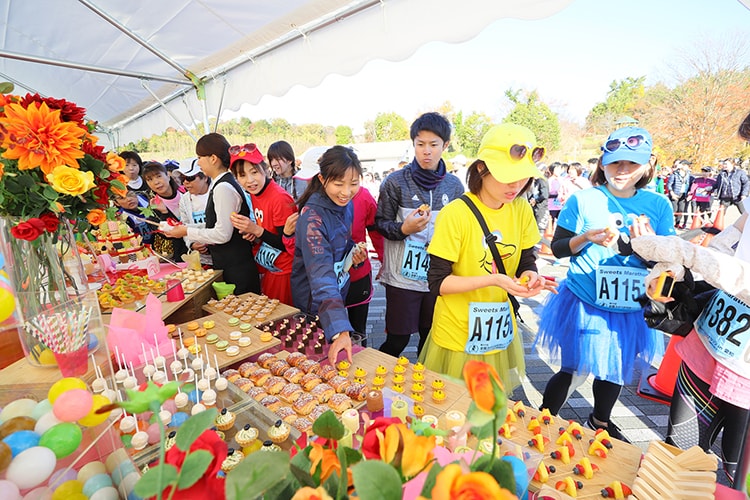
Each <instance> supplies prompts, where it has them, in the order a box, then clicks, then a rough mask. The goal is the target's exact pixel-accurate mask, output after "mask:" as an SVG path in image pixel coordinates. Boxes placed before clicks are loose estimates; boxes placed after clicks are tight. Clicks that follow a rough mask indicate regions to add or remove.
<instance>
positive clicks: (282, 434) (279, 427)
mask: <svg viewBox="0 0 750 500" xmlns="http://www.w3.org/2000/svg"><path fill="white" fill-rule="evenodd" d="M291 431H292V429H291V428H289V425H288V424H287V423H286V422H284V421H283V420H277V421H276V423H274V424H273V426H271V428H270V429H268V438H269V439H270V440H271V441H273V442H274V443H276V444H279V443H283V442H284V441H286V439H287V438H288V437H289V433H290V432H291Z"/></svg>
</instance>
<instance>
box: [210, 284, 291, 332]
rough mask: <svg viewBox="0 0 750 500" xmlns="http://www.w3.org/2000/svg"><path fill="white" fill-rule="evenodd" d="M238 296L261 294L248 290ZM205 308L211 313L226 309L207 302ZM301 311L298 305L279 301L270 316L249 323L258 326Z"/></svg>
mask: <svg viewBox="0 0 750 500" xmlns="http://www.w3.org/2000/svg"><path fill="white" fill-rule="evenodd" d="M237 297H238V298H240V299H242V300H243V301H245V300H248V299H252V300H254V299H257V298H258V297H260V296H259V295H258V294H255V293H252V292H248V293H245V294H242V295H238V296H237ZM203 310H204V311H206V312H208V313H211V314H215V313H219V312H224V311H220V310H219V309H218V308H216V307H215V306H214V305H209V304H205V305H204V306H203ZM299 312H300V310H299V309H297V308H296V307H292V306H290V305H287V304H284V303H281V302H279V304H278V305H277V306H276V308H275V309H274V310H273V312H271V313H270V314H269V315H268V317H266V318H265V319H264V320H262V321H257V320H255V319H253V320H252V321H249V323H250V324H252V325H254V326H257V325H259V324H261V323H265V322H269V321H276V320H277V319H281V318H286V317H287V316H291V315H293V314H297V313H299Z"/></svg>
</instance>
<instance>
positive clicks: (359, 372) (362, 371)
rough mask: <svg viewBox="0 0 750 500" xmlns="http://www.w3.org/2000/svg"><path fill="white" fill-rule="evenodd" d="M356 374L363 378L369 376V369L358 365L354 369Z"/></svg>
mask: <svg viewBox="0 0 750 500" xmlns="http://www.w3.org/2000/svg"><path fill="white" fill-rule="evenodd" d="M354 376H355V377H357V378H362V377H366V376H367V370H365V369H364V368H361V367H359V366H358V367H357V368H355V369H354Z"/></svg>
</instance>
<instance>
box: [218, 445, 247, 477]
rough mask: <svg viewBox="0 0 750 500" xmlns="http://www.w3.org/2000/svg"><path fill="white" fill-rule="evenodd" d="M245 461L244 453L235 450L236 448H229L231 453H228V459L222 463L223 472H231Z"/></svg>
mask: <svg viewBox="0 0 750 500" xmlns="http://www.w3.org/2000/svg"><path fill="white" fill-rule="evenodd" d="M244 459H245V454H244V453H242V452H241V451H239V450H235V449H234V448H229V451H228V452H227V458H225V459H224V461H223V462H222V463H221V470H223V471H224V472H229V471H230V470H232V469H234V468H235V467H237V466H238V465H239V464H240V462H242V461H243V460H244Z"/></svg>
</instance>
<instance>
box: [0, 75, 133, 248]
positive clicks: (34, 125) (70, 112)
mask: <svg viewBox="0 0 750 500" xmlns="http://www.w3.org/2000/svg"><path fill="white" fill-rule="evenodd" d="M12 91H13V85H12V84H10V83H0V216H6V217H7V216H10V217H13V218H15V220H14V226H13V227H12V228H11V234H12V235H13V236H14V237H16V238H19V239H23V240H27V241H33V240H35V239H36V238H38V237H39V236H40V235H41V234H43V233H45V232H46V233H54V232H55V231H56V230H57V228H58V226H59V224H60V223H61V221H63V220H67V221H69V222H70V223H71V224H72V225H73V226H74V227H76V228H78V229H79V230H81V231H83V230H85V229H88V228H89V226H90V225H91V224H95V223H96V222H100V221H102V220H103V218H104V212H103V209H105V208H106V207H107V205H108V204H109V196H110V195H111V194H113V193H118V194H123V195H124V194H125V192H126V178H125V176H124V175H123V174H122V173H121V172H122V170H123V168H124V167H125V161H124V160H123V159H122V158H120V157H119V156H118V155H117V154H116V153H112V152H109V153H105V152H104V148H103V147H102V146H97V141H98V138H97V137H96V136H94V135H93V131H94V129H95V128H96V123H95V122H92V121H86V119H85V114H86V110H85V109H83V108H81V107H79V106H77V105H75V104H74V103H71V102H68V101H66V100H64V99H53V98H50V97H41V96H40V95H39V94H33V95H32V94H26V95H25V96H24V97H20V96H17V95H12V94H10V92H12Z"/></svg>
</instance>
